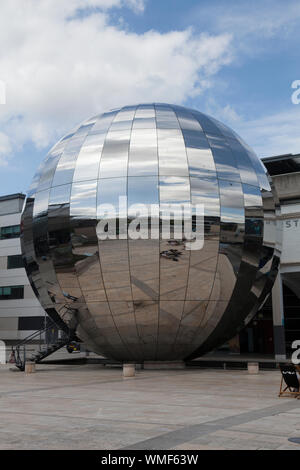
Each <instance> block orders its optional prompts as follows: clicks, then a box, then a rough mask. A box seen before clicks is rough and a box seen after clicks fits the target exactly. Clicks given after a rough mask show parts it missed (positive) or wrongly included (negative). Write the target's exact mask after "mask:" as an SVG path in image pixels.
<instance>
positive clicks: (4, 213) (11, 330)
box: [0, 194, 45, 344]
mask: <svg viewBox="0 0 300 470" xmlns="http://www.w3.org/2000/svg"><path fill="white" fill-rule="evenodd" d="M24 200H25V195H24V194H11V195H8V196H2V197H0V339H1V340H2V341H5V342H6V344H10V343H14V342H16V341H18V340H21V339H23V338H25V337H26V336H28V335H29V334H31V333H32V332H34V331H36V330H38V329H40V328H41V327H42V326H43V324H44V322H45V311H44V309H43V308H42V307H41V305H40V303H39V301H38V300H37V298H36V296H35V295H34V293H33V290H32V288H31V286H30V284H29V280H28V278H27V275H26V272H25V269H24V267H23V261H22V256H21V247H20V220H21V211H22V208H23V204H24Z"/></svg>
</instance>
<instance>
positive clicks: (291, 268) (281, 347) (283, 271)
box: [263, 154, 300, 360]
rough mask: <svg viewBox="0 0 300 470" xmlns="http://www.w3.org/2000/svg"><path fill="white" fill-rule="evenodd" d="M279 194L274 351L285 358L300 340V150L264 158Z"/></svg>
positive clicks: (281, 357) (274, 297)
mask: <svg viewBox="0 0 300 470" xmlns="http://www.w3.org/2000/svg"><path fill="white" fill-rule="evenodd" d="M263 162H264V164H265V166H266V168H267V170H268V172H269V173H270V175H271V176H272V178H273V181H274V185H275V188H276V191H277V194H278V197H279V201H280V206H281V216H280V218H281V220H282V231H283V237H282V255H281V262H280V271H279V275H278V276H277V279H276V282H275V285H274V288H273V291H272V312H273V328H274V352H275V356H276V358H277V359H279V360H280V359H284V358H285V355H286V354H288V355H289V354H290V353H291V352H292V350H293V348H292V344H293V341H295V340H300V154H298V155H292V154H288V155H279V156H274V157H269V158H264V159H263Z"/></svg>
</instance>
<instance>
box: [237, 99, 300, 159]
mask: <svg viewBox="0 0 300 470" xmlns="http://www.w3.org/2000/svg"><path fill="white" fill-rule="evenodd" d="M299 122H300V105H294V106H293V105H291V107H290V108H289V109H287V110H286V111H281V112H278V113H276V114H272V115H266V116H262V117H260V118H258V119H253V120H250V121H247V122H240V124H238V123H237V124H236V125H235V130H236V132H238V133H239V134H240V135H241V137H243V138H244V140H245V141H246V142H247V143H248V144H249V145H250V146H252V147H253V149H254V150H255V152H256V153H257V154H258V155H259V156H260V157H269V156H272V155H283V154H287V153H299V150H300V133H299Z"/></svg>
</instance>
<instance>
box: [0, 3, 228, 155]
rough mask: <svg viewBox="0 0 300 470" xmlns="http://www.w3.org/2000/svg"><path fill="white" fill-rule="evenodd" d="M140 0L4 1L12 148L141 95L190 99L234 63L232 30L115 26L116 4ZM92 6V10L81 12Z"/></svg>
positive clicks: (137, 6) (0, 47) (3, 51)
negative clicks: (207, 31) (208, 31)
mask: <svg viewBox="0 0 300 470" xmlns="http://www.w3.org/2000/svg"><path fill="white" fill-rule="evenodd" d="M124 5H126V6H127V7H130V8H132V9H133V10H134V11H135V12H142V10H143V7H144V2H143V1H142V0H130V1H128V0H127V1H125V0H27V1H26V2H24V1H23V0H4V1H2V2H1V4H0V78H1V79H2V80H4V81H5V82H6V86H7V104H6V105H5V106H2V107H1V108H0V125H1V130H2V132H5V133H6V134H7V135H8V136H9V138H11V140H12V142H13V146H14V149H15V148H20V147H21V146H22V145H23V144H24V143H25V142H26V141H33V142H34V143H35V145H36V146H37V147H41V148H44V147H47V146H49V145H50V143H51V142H53V140H55V139H57V138H59V137H60V136H61V135H62V134H63V133H64V132H66V131H68V130H69V129H70V128H71V127H73V125H74V124H77V123H78V122H80V121H81V120H83V119H85V118H88V117H90V116H91V115H93V114H94V113H98V112H102V111H105V110H107V109H109V108H111V107H115V106H119V105H124V104H127V103H135V102H139V101H153V100H158V101H162V100H163V101H170V102H177V103H180V102H184V100H185V99H186V98H187V97H189V96H194V95H195V94H198V93H201V92H202V91H203V90H204V89H206V88H207V87H209V85H210V78H211V77H212V76H213V75H214V74H216V73H217V72H218V70H219V69H220V67H222V66H224V65H225V64H228V63H230V61H231V46H230V45H231V36H230V34H225V33H224V34H217V35H213V36H212V35H206V34H200V35H194V34H193V32H192V30H190V29H186V30H183V31H170V32H167V33H164V34H163V33H159V32H156V31H149V32H146V33H145V34H135V33H132V32H128V31H126V30H124V29H122V27H121V26H112V25H111V24H110V8H111V7H122V6H124ZM87 7H89V10H88V14H85V15H82V11H81V14H80V13H79V11H80V10H82V9H83V8H85V9H86V8H87Z"/></svg>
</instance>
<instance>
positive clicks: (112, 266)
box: [21, 103, 280, 362]
mask: <svg viewBox="0 0 300 470" xmlns="http://www.w3.org/2000/svg"><path fill="white" fill-rule="evenodd" d="M197 207H200V208H202V209H201V211H202V212H201V211H200V212H201V214H200V216H199V217H198V215H199V214H198V213H197V209H196V208H197ZM276 210H277V203H276V200H275V195H274V192H273V191H272V190H271V187H270V182H269V178H268V176H267V175H266V171H265V169H264V167H263V165H262V163H261V162H260V160H259V159H258V158H257V156H256V155H255V154H254V152H253V151H252V150H251V149H250V148H249V147H248V146H247V145H246V144H245V143H244V142H243V141H242V139H241V138H240V137H239V136H238V135H237V134H236V133H235V132H233V131H232V130H231V129H229V128H228V127H226V126H225V125H223V124H222V123H220V122H219V121H217V120H215V119H213V118H211V117H210V116H207V115H205V114H202V113H200V112H198V111H196V110H193V109H189V108H185V107H180V106H175V105H169V104H159V103H158V104H156V103H155V104H153V103H152V104H139V105H136V106H124V107H122V108H120V109H116V110H112V111H109V112H107V113H104V114H100V115H98V116H95V117H93V118H91V119H89V120H87V121H85V122H84V123H82V124H81V125H79V126H78V127H76V129H74V130H73V131H72V132H70V133H69V134H67V135H66V136H65V137H63V138H62V139H61V140H60V141H59V142H58V143H57V144H56V145H55V146H54V147H53V148H52V149H51V150H50V152H49V153H48V155H47V156H46V158H45V160H44V161H43V163H42V164H41V166H40V168H39V169H38V171H37V173H36V175H35V176H34V179H33V182H32V185H31V187H30V189H29V192H28V196H27V200H26V204H25V208H24V211H23V216H22V227H23V231H22V236H21V243H22V251H23V256H24V260H25V266H26V270H27V274H28V276H29V279H30V282H31V285H32V287H33V289H34V292H35V294H36V295H37V297H38V299H39V301H40V302H41V304H42V306H43V307H44V309H45V310H46V312H47V313H48V314H49V315H50V316H51V317H52V318H53V319H54V320H55V321H56V322H57V323H58V324H60V325H62V326H64V325H68V327H69V328H71V329H73V330H76V334H77V335H78V337H79V338H80V339H81V340H83V341H84V342H85V343H86V345H87V347H88V348H89V349H90V350H91V351H94V352H96V353H99V354H103V355H104V356H106V357H109V358H114V359H117V360H121V361H135V362H142V361H152V360H160V361H162V360H179V359H185V358H192V357H196V356H198V355H200V354H203V353H205V352H207V351H210V350H211V349H213V348H215V347H217V346H219V345H221V344H223V343H224V342H225V341H227V340H228V339H230V338H232V337H233V336H234V335H235V334H237V333H238V332H239V331H240V330H241V329H242V328H243V327H244V326H245V325H246V324H247V322H248V321H249V320H250V319H251V318H252V317H253V315H254V314H255V313H256V312H257V309H258V308H259V306H260V305H261V304H262V303H263V302H264V300H265V298H266V296H267V295H268V294H269V292H270V289H271V287H272V285H273V282H274V279H275V277H276V274H277V267H278V262H279V255H280V244H279V238H280V237H279V235H278V233H279V232H280V231H278V229H277V225H276ZM184 211H186V212H184ZM182 214H185V218H184V219H182ZM185 221H186V222H187V225H188V222H190V227H191V230H190V232H188V234H189V235H191V236H197V235H199V240H200V243H199V246H200V245H201V246H200V248H198V249H194V247H192V243H194V241H189V240H190V239H189V236H188V235H187V233H186V230H185V229H186V227H185V224H184V222H185ZM128 227H131V228H132V235H130V236H129V232H128ZM166 227H169V232H168V230H167V231H166V232H165V231H164V228H166ZM101 234H102V235H101Z"/></svg>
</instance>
